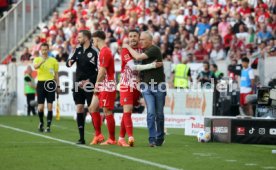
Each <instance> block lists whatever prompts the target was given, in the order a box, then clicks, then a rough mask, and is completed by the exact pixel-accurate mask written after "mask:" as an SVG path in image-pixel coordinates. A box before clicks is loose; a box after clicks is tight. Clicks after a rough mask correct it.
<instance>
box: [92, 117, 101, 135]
mask: <svg viewBox="0 0 276 170" xmlns="http://www.w3.org/2000/svg"><path fill="white" fill-rule="evenodd" d="M90 115H91V117H92V124H93V126H94V129H95V135H96V136H98V135H100V134H101V124H102V123H101V115H100V112H93V113H91V114H90Z"/></svg>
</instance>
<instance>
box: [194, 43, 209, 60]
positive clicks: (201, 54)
mask: <svg viewBox="0 0 276 170" xmlns="http://www.w3.org/2000/svg"><path fill="white" fill-rule="evenodd" d="M197 45H198V49H197V50H196V51H195V53H194V55H195V60H196V61H197V62H203V61H208V60H209V57H208V52H207V51H206V50H205V49H204V48H203V46H202V42H198V44H197Z"/></svg>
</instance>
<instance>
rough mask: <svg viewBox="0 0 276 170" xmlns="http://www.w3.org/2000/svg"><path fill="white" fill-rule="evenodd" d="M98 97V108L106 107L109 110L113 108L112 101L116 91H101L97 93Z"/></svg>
mask: <svg viewBox="0 0 276 170" xmlns="http://www.w3.org/2000/svg"><path fill="white" fill-rule="evenodd" d="M98 98H99V106H100V108H103V107H106V108H108V109H109V110H113V109H114V103H115V100H116V91H113V92H107V91H102V92H100V93H98Z"/></svg>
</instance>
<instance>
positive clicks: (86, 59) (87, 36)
mask: <svg viewBox="0 0 276 170" xmlns="http://www.w3.org/2000/svg"><path fill="white" fill-rule="evenodd" d="M91 38H92V35H91V33H90V31H87V30H81V31H80V32H79V33H78V43H79V46H78V47H77V48H76V50H75V51H74V52H73V53H72V54H71V55H70V57H69V59H68V61H67V62H66V66H67V67H71V66H72V65H73V64H74V63H76V64H77V67H76V80H74V86H73V87H74V88H73V98H74V101H75V104H76V112H77V125H78V129H79V135H80V139H79V141H78V142H77V144H85V140H84V124H85V123H84V122H85V114H86V113H84V104H85V101H86V103H87V106H89V105H90V103H91V100H92V96H93V90H94V85H95V83H96V80H97V75H98V51H97V49H96V48H94V47H93V46H92V43H91Z"/></svg>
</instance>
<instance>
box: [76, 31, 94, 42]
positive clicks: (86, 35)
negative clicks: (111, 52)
mask: <svg viewBox="0 0 276 170" xmlns="http://www.w3.org/2000/svg"><path fill="white" fill-rule="evenodd" d="M79 33H82V34H83V35H84V36H85V37H87V38H88V39H89V40H91V38H92V34H91V32H90V31H88V30H80V31H79Z"/></svg>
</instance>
